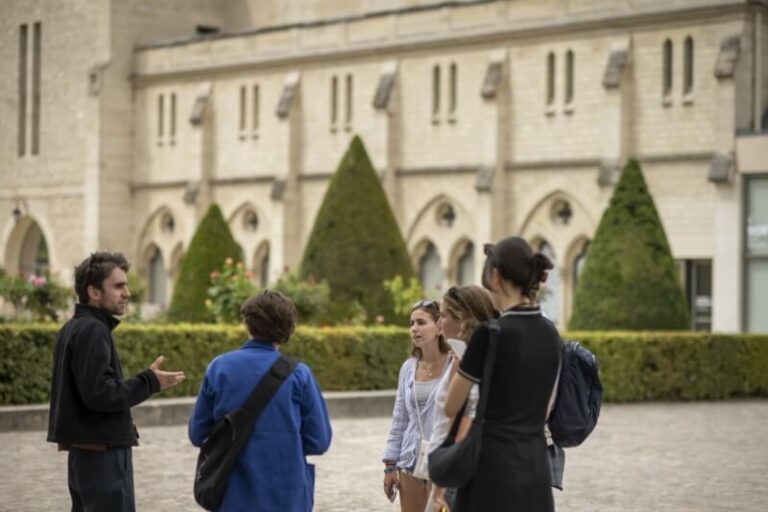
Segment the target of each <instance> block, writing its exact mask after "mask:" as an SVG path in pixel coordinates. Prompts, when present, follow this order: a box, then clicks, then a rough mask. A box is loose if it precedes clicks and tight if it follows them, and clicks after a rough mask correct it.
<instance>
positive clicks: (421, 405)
mask: <svg viewBox="0 0 768 512" xmlns="http://www.w3.org/2000/svg"><path fill="white" fill-rule="evenodd" d="M439 320H440V307H439V306H438V304H437V302H436V301H434V300H420V301H418V302H417V303H416V304H414V305H413V307H412V308H411V317H410V323H411V329H410V335H411V343H412V346H413V348H412V351H411V357H409V358H408V359H406V361H405V362H404V363H403V365H402V366H401V367H400V376H399V379H398V384H397V395H396V397H395V407H394V410H393V414H392V416H393V417H392V428H391V429H390V432H389V436H388V437H387V442H386V444H385V446H384V456H383V460H384V494H385V495H386V496H387V497H388V498H389V499H390V500H392V501H394V499H395V495H396V493H397V490H398V489H399V490H400V510H401V511H402V512H423V511H424V507H425V506H426V505H427V498H428V497H429V491H430V483H429V480H428V475H426V472H425V466H426V457H427V455H428V453H427V442H428V441H429V438H430V435H431V434H432V422H433V418H434V408H435V395H436V392H437V383H438V382H439V380H440V378H441V377H442V376H443V375H444V374H445V373H447V370H448V368H449V366H450V365H449V357H448V352H449V350H450V349H449V347H448V344H447V343H446V342H445V339H443V336H442V335H441V334H440V328H439V326H438V321H439ZM422 470H424V472H422Z"/></svg>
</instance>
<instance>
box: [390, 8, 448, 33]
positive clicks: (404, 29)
mask: <svg viewBox="0 0 768 512" xmlns="http://www.w3.org/2000/svg"><path fill="white" fill-rule="evenodd" d="M447 20H448V10H447V9H430V10H426V11H415V12H408V13H403V14H400V15H399V16H398V17H397V21H396V24H397V34H398V35H401V36H405V35H422V34H429V33H435V32H445V31H446V22H447Z"/></svg>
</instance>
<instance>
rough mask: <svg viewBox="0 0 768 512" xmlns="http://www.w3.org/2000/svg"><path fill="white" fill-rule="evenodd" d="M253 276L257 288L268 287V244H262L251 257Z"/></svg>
mask: <svg viewBox="0 0 768 512" xmlns="http://www.w3.org/2000/svg"><path fill="white" fill-rule="evenodd" d="M253 263H254V276H255V277H256V278H257V279H258V283H259V286H261V287H262V288H266V287H267V286H269V242H263V243H262V244H261V245H260V246H259V248H258V249H256V254H255V255H254V257H253Z"/></svg>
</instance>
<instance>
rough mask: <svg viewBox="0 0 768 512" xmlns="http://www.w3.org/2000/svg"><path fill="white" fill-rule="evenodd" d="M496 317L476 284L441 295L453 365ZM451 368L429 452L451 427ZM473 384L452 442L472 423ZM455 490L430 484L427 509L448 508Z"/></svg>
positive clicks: (442, 384)
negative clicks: (448, 404)
mask: <svg viewBox="0 0 768 512" xmlns="http://www.w3.org/2000/svg"><path fill="white" fill-rule="evenodd" d="M495 316H496V311H495V310H494V308H493V302H492V301H491V296H490V295H489V294H488V292H487V291H485V290H484V289H482V288H481V287H479V286H474V285H469V286H452V287H450V288H449V289H448V291H447V292H446V293H445V295H443V300H442V303H441V304H440V329H441V332H442V334H443V336H445V338H446V339H447V340H448V343H449V344H450V345H451V346H452V347H454V351H453V352H452V356H453V357H452V359H453V362H454V364H455V365H458V361H459V360H460V359H461V356H462V355H463V353H464V348H465V347H466V341H467V340H469V339H470V337H471V336H472V333H473V332H475V329H476V328H477V327H478V326H479V325H480V324H481V323H483V322H486V321H488V320H490V319H492V318H494V317H495ZM454 373H455V371H450V372H446V373H445V375H444V376H443V378H442V379H441V380H440V383H439V384H438V392H437V398H436V404H435V424H434V426H433V428H432V437H431V438H430V440H429V452H430V453H431V452H432V451H433V450H434V449H435V448H437V447H439V446H440V445H441V444H442V442H443V441H444V440H445V438H446V436H447V435H448V432H449V431H450V429H451V425H452V423H453V418H452V417H448V416H447V415H446V414H445V399H446V397H447V395H448V386H449V384H450V382H451V377H453V375H454ZM477 398H478V392H477V386H473V387H472V391H471V392H470V396H469V399H468V401H467V407H466V408H465V409H464V414H463V419H462V422H461V426H460V428H459V432H458V434H457V435H456V442H459V441H461V440H462V439H463V438H464V436H465V435H466V432H467V430H468V429H469V427H470V425H471V424H472V418H474V415H475V409H476V407H477ZM455 496H456V489H444V488H442V487H437V486H435V485H433V486H432V493H431V494H430V500H429V503H428V505H427V512H433V511H434V512H439V511H440V510H450V507H451V505H453V503H454V499H455Z"/></svg>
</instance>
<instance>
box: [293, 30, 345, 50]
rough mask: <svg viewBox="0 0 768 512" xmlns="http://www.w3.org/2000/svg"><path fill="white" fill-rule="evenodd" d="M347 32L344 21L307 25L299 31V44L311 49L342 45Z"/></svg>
mask: <svg viewBox="0 0 768 512" xmlns="http://www.w3.org/2000/svg"><path fill="white" fill-rule="evenodd" d="M345 32H346V25H345V24H343V23H334V24H328V25H318V26H315V27H307V28H304V29H303V30H301V31H300V32H299V46H300V47H301V48H306V49H310V50H316V49H318V48H323V47H334V46H340V45H341V44H343V42H344V40H345Z"/></svg>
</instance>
